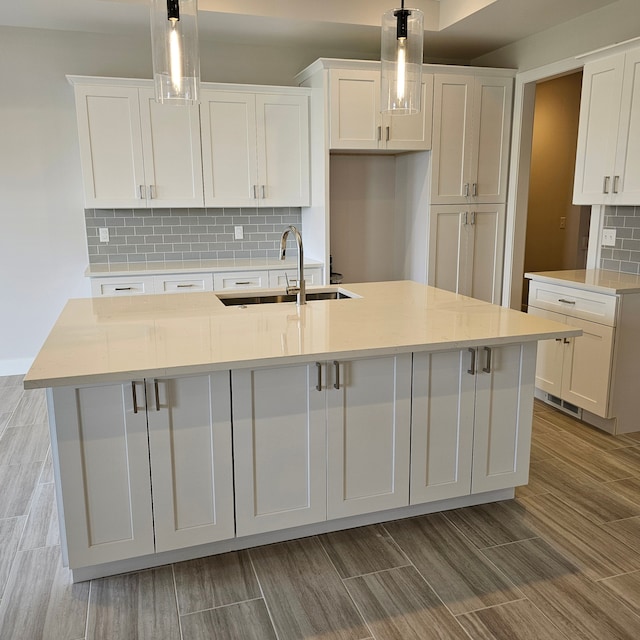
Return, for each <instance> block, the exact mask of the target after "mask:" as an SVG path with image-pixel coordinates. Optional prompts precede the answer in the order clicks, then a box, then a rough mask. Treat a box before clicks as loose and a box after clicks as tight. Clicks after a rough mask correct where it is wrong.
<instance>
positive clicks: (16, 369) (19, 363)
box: [0, 358, 33, 376]
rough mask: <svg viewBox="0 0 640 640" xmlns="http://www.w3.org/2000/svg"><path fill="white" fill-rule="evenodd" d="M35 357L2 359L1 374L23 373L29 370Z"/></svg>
mask: <svg viewBox="0 0 640 640" xmlns="http://www.w3.org/2000/svg"><path fill="white" fill-rule="evenodd" d="M32 364H33V358H16V359H15V360H0V376H17V375H23V374H25V373H27V371H29V368H30V367H31V365H32Z"/></svg>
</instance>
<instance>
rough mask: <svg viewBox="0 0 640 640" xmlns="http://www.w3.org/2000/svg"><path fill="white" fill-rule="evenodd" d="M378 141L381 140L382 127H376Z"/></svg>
mask: <svg viewBox="0 0 640 640" xmlns="http://www.w3.org/2000/svg"><path fill="white" fill-rule="evenodd" d="M378 140H382V127H378Z"/></svg>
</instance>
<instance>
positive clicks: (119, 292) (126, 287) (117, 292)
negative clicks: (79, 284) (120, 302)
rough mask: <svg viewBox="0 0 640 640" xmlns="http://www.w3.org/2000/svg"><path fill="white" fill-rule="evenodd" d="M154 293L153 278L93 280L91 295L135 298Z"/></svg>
mask: <svg viewBox="0 0 640 640" xmlns="http://www.w3.org/2000/svg"><path fill="white" fill-rule="evenodd" d="M144 293H146V294H150V293H153V278H152V277H150V276H148V277H142V278H93V279H92V280H91V294H92V295H93V296H94V297H98V296H135V295H140V294H144Z"/></svg>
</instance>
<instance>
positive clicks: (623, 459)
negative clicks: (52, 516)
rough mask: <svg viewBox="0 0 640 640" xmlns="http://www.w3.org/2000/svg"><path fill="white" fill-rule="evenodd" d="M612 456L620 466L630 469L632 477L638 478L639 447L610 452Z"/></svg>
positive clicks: (639, 465)
mask: <svg viewBox="0 0 640 640" xmlns="http://www.w3.org/2000/svg"><path fill="white" fill-rule="evenodd" d="M610 455H611V456H613V457H614V458H615V459H616V460H617V461H619V462H620V463H621V464H624V465H627V466H629V467H631V469H632V470H633V475H634V476H640V447H625V448H623V449H616V450H615V451H611V452H610Z"/></svg>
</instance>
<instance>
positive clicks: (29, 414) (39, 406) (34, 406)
mask: <svg viewBox="0 0 640 640" xmlns="http://www.w3.org/2000/svg"><path fill="white" fill-rule="evenodd" d="M44 423H47V402H46V397H45V394H44V389H33V390H31V391H25V392H23V394H22V397H21V398H20V400H19V401H18V404H17V405H16V409H15V411H14V412H13V414H12V416H11V419H10V420H9V425H8V426H9V427H22V426H26V425H30V424H44Z"/></svg>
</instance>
